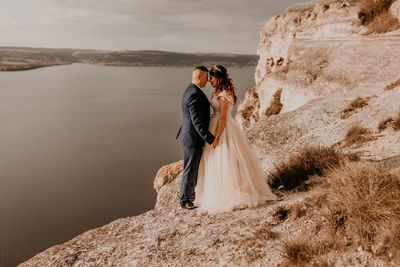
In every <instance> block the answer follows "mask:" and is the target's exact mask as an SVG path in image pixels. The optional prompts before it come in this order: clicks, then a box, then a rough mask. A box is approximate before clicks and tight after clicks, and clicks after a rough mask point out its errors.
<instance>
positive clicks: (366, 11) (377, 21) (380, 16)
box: [322, 0, 400, 35]
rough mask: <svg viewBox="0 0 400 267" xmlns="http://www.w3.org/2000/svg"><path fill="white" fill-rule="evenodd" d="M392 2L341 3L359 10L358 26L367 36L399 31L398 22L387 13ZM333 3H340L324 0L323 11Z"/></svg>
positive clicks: (363, 1)
mask: <svg viewBox="0 0 400 267" xmlns="http://www.w3.org/2000/svg"><path fill="white" fill-rule="evenodd" d="M394 1H395V0H377V1H375V0H349V1H341V2H343V4H346V5H347V3H348V4H350V5H352V6H358V7H359V8H360V11H359V13H358V18H359V20H360V24H361V25H364V26H366V27H367V32H365V33H364V35H369V34H372V33H385V32H390V31H394V30H397V29H400V22H399V21H398V19H397V18H396V17H394V16H393V14H392V13H391V12H390V11H389V8H390V5H391V4H392V3H393V2H394ZM333 2H340V1H337V0H325V1H323V2H322V3H323V5H324V9H327V8H329V5H330V4H331V3H333Z"/></svg>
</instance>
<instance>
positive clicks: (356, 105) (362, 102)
mask: <svg viewBox="0 0 400 267" xmlns="http://www.w3.org/2000/svg"><path fill="white" fill-rule="evenodd" d="M367 105H368V102H367V100H366V99H364V98H362V97H357V98H356V99H354V100H353V101H352V102H350V104H349V106H348V107H347V108H345V109H344V110H343V111H342V114H341V115H340V118H341V119H346V118H348V117H349V116H350V115H351V114H352V113H353V112H354V111H355V110H356V109H360V108H363V107H365V106H367Z"/></svg>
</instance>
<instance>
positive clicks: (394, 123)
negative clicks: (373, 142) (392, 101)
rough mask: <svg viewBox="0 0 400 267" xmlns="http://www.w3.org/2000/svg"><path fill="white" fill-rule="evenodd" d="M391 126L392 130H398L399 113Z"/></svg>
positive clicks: (399, 125) (399, 122)
mask: <svg viewBox="0 0 400 267" xmlns="http://www.w3.org/2000/svg"><path fill="white" fill-rule="evenodd" d="M392 126H393V129H394V130H396V131H398V130H400V112H399V114H397V117H396V119H395V120H394V121H393V124H392Z"/></svg>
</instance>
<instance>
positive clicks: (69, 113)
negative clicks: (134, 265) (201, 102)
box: [0, 64, 254, 266]
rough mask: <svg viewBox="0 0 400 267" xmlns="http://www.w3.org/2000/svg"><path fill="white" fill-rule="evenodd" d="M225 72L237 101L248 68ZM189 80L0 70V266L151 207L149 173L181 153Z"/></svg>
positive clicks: (138, 73)
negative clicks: (179, 137)
mask: <svg viewBox="0 0 400 267" xmlns="http://www.w3.org/2000/svg"><path fill="white" fill-rule="evenodd" d="M228 71H229V72H230V75H231V77H232V79H233V81H234V84H235V86H236V88H237V95H238V97H239V99H241V98H242V96H243V94H244V92H245V90H246V89H247V88H249V87H251V86H253V84H254V69H233V68H231V69H229V70H228ZM190 79H191V68H163V67H159V68H153V67H151V68H150V67H147V68H146V67H145V68H130V67H104V66H91V65H84V64H72V65H66V66H56V67H49V68H41V69H36V70H30V71H23V72H3V73H0V253H1V254H0V266H15V265H16V264H18V263H21V262H23V261H25V260H27V259H29V258H31V257H32V256H34V255H35V254H37V253H39V252H41V251H43V250H45V249H47V248H49V247H51V246H53V245H56V244H60V243H63V242H66V241H68V240H70V239H71V238H73V237H74V236H76V235H78V234H80V233H83V232H84V231H86V230H89V229H92V228H96V227H99V226H102V225H105V224H107V223H109V222H111V221H113V220H115V219H117V218H121V217H128V216H135V215H138V214H140V213H143V212H145V211H147V210H149V209H152V208H153V207H154V205H155V201H156V192H155V190H154V189H153V180H154V177H155V174H156V172H157V170H158V169H159V168H160V167H161V166H163V165H165V164H169V163H172V162H175V161H178V160H180V159H181V158H183V152H182V149H181V146H180V145H179V143H177V142H176V141H175V136H176V134H177V131H178V129H179V127H180V123H181V120H182V114H181V104H180V101H181V96H182V93H183V91H184V90H185V89H186V87H187V85H188V84H189V81H190ZM205 92H206V94H207V95H208V96H210V95H211V92H212V88H211V86H210V85H209V84H207V87H206V88H205ZM177 205H178V203H177Z"/></svg>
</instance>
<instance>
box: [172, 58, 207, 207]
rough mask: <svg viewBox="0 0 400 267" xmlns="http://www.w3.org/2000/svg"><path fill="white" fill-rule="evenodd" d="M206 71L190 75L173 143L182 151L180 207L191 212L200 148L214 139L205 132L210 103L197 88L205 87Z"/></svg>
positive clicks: (204, 68)
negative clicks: (181, 116)
mask: <svg viewBox="0 0 400 267" xmlns="http://www.w3.org/2000/svg"><path fill="white" fill-rule="evenodd" d="M207 80H208V70H207V68H206V67H204V66H197V67H195V68H194V70H193V72H192V82H191V83H190V84H189V86H188V87H187V88H186V90H185V92H184V93H183V97H182V113H183V122H182V126H181V128H180V129H179V132H178V135H177V137H176V139H177V140H178V142H179V143H181V145H182V147H183V154H184V157H183V175H182V183H181V190H180V203H181V207H182V208H185V209H194V208H196V206H194V205H193V202H192V197H194V188H195V186H196V183H197V173H198V170H199V164H200V159H201V154H202V153H203V146H204V144H205V142H207V143H209V144H210V145H211V144H212V143H213V141H214V136H213V135H212V134H211V133H210V131H209V130H208V125H209V123H210V102H208V99H207V96H206V95H205V94H204V93H203V91H202V90H201V88H203V87H204V86H206V83H207Z"/></svg>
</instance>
